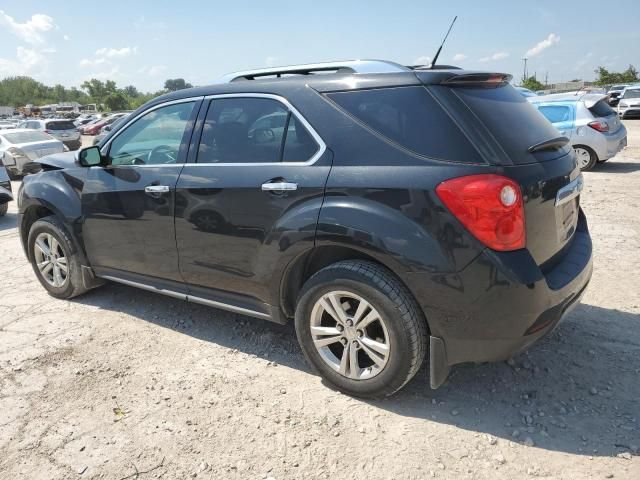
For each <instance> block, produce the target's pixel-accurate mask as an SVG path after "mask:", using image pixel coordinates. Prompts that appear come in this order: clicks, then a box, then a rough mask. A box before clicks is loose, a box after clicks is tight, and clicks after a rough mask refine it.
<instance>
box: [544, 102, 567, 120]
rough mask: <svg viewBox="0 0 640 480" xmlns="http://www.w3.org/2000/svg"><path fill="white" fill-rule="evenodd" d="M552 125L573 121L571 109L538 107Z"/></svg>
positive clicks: (553, 106) (557, 106) (558, 106)
mask: <svg viewBox="0 0 640 480" xmlns="http://www.w3.org/2000/svg"><path fill="white" fill-rule="evenodd" d="M538 110H540V113H542V114H543V115H544V116H545V118H546V119H547V120H549V121H550V122H551V123H560V122H568V121H569V120H571V108H569V107H568V106H566V105H542V106H540V107H538Z"/></svg>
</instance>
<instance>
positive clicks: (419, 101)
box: [327, 87, 483, 163]
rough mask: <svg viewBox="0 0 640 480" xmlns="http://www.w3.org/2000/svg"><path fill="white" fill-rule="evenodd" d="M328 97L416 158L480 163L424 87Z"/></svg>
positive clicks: (481, 161)
mask: <svg viewBox="0 0 640 480" xmlns="http://www.w3.org/2000/svg"><path fill="white" fill-rule="evenodd" d="M327 96H328V97H329V98H330V99H331V100H332V101H334V102H335V103H336V104H337V105H338V106H339V107H341V108H342V109H343V110H345V111H346V112H347V113H349V114H350V115H352V116H353V117H355V118H356V119H357V120H359V121H360V122H361V123H363V124H365V125H366V126H367V127H369V128H370V129H372V130H374V131H375V132H376V133H378V134H379V135H382V136H383V137H385V138H387V139H388V140H391V141H392V142H393V143H396V144H397V145H399V146H401V147H403V148H406V149H408V150H410V151H412V152H414V153H416V154H418V155H421V156H425V157H429V158H435V159H438V160H447V161H452V162H462V163H483V160H482V159H481V157H480V155H479V154H478V152H477V151H476V149H475V148H474V147H473V145H472V144H471V142H470V141H469V140H468V139H467V137H466V136H465V135H464V134H463V133H462V131H461V130H460V129H459V128H458V126H457V125H456V124H455V123H454V122H453V120H452V119H451V118H450V117H449V115H448V114H447V113H446V112H445V111H444V110H443V109H442V107H441V106H440V105H439V104H438V103H437V102H436V100H435V99H434V98H433V97H432V96H431V94H430V93H429V92H428V91H427V90H426V89H425V88H424V87H396V88H380V89H375V90H356V91H349V92H336V93H329V94H327Z"/></svg>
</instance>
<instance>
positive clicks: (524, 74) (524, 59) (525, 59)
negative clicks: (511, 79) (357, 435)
mask: <svg viewBox="0 0 640 480" xmlns="http://www.w3.org/2000/svg"><path fill="white" fill-rule="evenodd" d="M522 61H523V62H524V70H523V71H522V81H523V82H524V81H525V80H526V79H527V58H526V57H525V58H523V59H522Z"/></svg>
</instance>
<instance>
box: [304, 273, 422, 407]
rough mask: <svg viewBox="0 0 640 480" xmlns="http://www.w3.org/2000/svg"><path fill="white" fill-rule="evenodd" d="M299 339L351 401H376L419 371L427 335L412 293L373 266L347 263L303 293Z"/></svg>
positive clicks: (315, 278) (313, 361)
mask: <svg viewBox="0 0 640 480" xmlns="http://www.w3.org/2000/svg"><path fill="white" fill-rule="evenodd" d="M295 322H296V333H297V336H298V341H299V342H300V345H301V347H302V350H303V352H304V354H305V357H306V358H307V360H308V361H309V363H310V364H311V366H312V367H313V368H314V369H315V370H316V371H317V372H318V373H319V374H320V375H321V376H322V377H323V378H324V379H325V380H326V381H327V382H328V383H329V384H331V385H332V386H334V387H335V388H337V389H338V390H340V391H342V392H345V393H347V394H349V395H354V396H359V397H367V398H376V397H384V396H389V395H391V394H393V393H395V392H397V391H398V390H399V389H400V388H402V387H403V386H404V385H405V384H406V383H407V382H408V381H409V380H411V378H413V376H414V375H415V374H416V372H417V371H418V369H419V368H420V366H421V364H422V362H423V360H424V357H425V351H426V346H427V328H426V323H425V321H424V318H423V317H422V314H421V312H420V309H419V307H418V305H417V303H416V301H415V299H414V298H413V297H412V295H411V293H409V291H408V290H407V289H406V287H405V286H404V285H403V284H402V283H401V282H400V281H399V280H398V279H397V278H396V277H395V276H394V275H393V274H392V273H391V272H390V271H388V270H387V269H385V268H384V267H381V266H380V265H377V264H375V263H373V262H367V261H351V260H349V261H343V262H338V263H335V264H333V265H330V266H328V267H326V268H324V269H322V270H320V271H319V272H317V273H316V274H315V275H313V276H312V277H311V278H310V279H309V280H308V281H307V283H306V284H305V285H304V288H303V290H302V292H301V294H300V297H299V300H298V305H297V308H296V318H295Z"/></svg>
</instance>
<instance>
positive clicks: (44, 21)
mask: <svg viewBox="0 0 640 480" xmlns="http://www.w3.org/2000/svg"><path fill="white" fill-rule="evenodd" d="M0 26H5V27H6V28H7V29H8V30H9V31H10V32H12V33H13V34H14V35H16V36H17V37H19V38H21V39H22V40H24V41H25V42H27V43H31V44H37V43H43V42H44V37H43V36H42V34H43V33H44V32H48V31H49V30H51V29H53V27H54V23H53V18H51V17H50V16H48V15H43V14H41V13H36V14H35V15H32V16H31V18H30V19H29V20H27V21H26V22H25V23H18V22H16V21H15V20H14V18H13V17H11V16H9V15H7V14H6V13H5V12H4V11H3V10H0Z"/></svg>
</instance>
